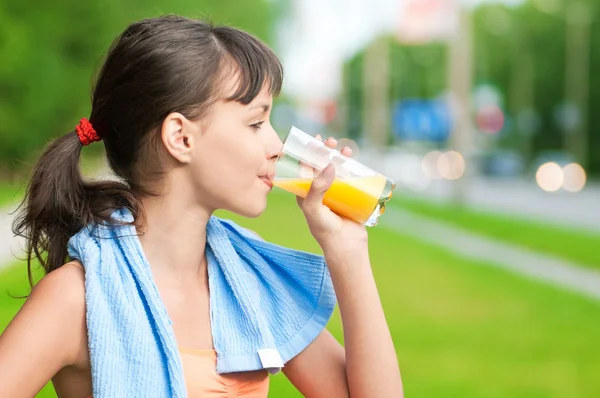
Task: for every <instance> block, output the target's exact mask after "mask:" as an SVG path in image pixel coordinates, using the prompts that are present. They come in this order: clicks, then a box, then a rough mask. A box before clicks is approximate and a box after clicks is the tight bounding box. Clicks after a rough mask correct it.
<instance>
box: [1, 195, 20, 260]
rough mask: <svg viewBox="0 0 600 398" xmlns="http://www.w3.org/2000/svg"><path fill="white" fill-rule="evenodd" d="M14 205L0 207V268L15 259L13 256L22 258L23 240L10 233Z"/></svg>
mask: <svg viewBox="0 0 600 398" xmlns="http://www.w3.org/2000/svg"><path fill="white" fill-rule="evenodd" d="M13 210H14V207H10V208H3V209H0V269H2V267H3V266H7V265H10V264H12V263H14V262H15V261H16V258H15V256H17V257H18V258H23V257H24V256H23V247H24V240H22V239H17V238H15V237H14V236H13V233H12V220H13V216H12V215H11V214H10V213H12V211H13Z"/></svg>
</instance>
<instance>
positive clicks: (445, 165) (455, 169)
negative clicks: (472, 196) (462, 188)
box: [437, 151, 466, 180]
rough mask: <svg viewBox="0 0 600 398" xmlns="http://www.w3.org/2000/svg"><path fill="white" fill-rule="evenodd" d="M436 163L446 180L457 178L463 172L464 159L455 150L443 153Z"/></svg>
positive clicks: (464, 166)
mask: <svg viewBox="0 0 600 398" xmlns="http://www.w3.org/2000/svg"><path fill="white" fill-rule="evenodd" d="M437 165H438V171H439V173H440V175H441V176H442V177H444V178H446V179H448V180H458V179H459V178H460V177H462V176H463V175H464V174H465V168H466V165H465V159H464V158H463V156H462V155H461V154H460V153H458V152H456V151H448V152H446V153H443V154H442V155H441V156H440V157H439V159H438V162H437Z"/></svg>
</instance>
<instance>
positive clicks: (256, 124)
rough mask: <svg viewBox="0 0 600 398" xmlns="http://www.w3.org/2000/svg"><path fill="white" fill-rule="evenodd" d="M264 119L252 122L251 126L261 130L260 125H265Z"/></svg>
mask: <svg viewBox="0 0 600 398" xmlns="http://www.w3.org/2000/svg"><path fill="white" fill-rule="evenodd" d="M263 123H264V121H261V122H257V123H254V124H251V125H250V127H252V128H253V129H254V130H260V127H261V126H262V125H263Z"/></svg>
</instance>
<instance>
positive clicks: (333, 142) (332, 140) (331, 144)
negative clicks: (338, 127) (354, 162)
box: [325, 137, 338, 148]
mask: <svg viewBox="0 0 600 398" xmlns="http://www.w3.org/2000/svg"><path fill="white" fill-rule="evenodd" d="M337 144H338V142H337V140H336V139H335V138H333V137H329V138H327V140H326V141H325V145H326V146H328V147H329V148H335V147H336V146H337Z"/></svg>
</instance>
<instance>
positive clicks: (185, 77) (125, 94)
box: [13, 16, 283, 284]
mask: <svg viewBox="0 0 600 398" xmlns="http://www.w3.org/2000/svg"><path fill="white" fill-rule="evenodd" d="M228 77H236V78H237V83H238V86H237V90H236V92H235V93H234V94H233V95H232V96H230V97H229V98H219V96H220V95H221V93H220V92H219V91H221V89H222V84H221V83H222V82H223V80H224V79H226V78H228ZM282 79H283V70H282V67H281V64H280V62H279V60H278V59H277V57H276V56H275V54H273V52H272V51H271V50H270V49H269V48H268V47H267V46H266V45H265V44H263V43H262V42H261V41H260V40H258V39H257V38H255V37H253V36H251V35H250V34H248V33H246V32H243V31H241V30H238V29H235V28H231V27H226V26H214V25H212V24H209V23H206V22H204V21H200V20H192V19H188V18H184V17H180V16H163V17H159V18H152V19H146V20H142V21H140V22H136V23H134V24H132V25H130V26H129V27H127V29H125V31H124V32H123V33H122V34H121V35H120V36H119V37H118V38H117V39H116V40H115V41H114V43H113V45H112V46H111V48H110V50H109V52H108V55H107V57H106V61H105V63H104V65H103V67H102V69H101V70H100V73H99V75H98V77H97V81H96V85H95V88H94V90H93V96H92V111H91V116H90V118H89V119H90V122H91V123H92V125H93V126H94V128H95V130H96V131H97V132H98V134H99V135H100V136H101V137H102V140H103V142H104V146H105V150H106V157H107V160H108V164H109V165H110V168H111V169H112V171H113V172H114V173H115V174H116V176H117V177H119V179H120V181H84V179H83V177H82V175H81V171H80V168H79V157H80V153H81V148H82V144H81V142H80V141H79V138H78V136H77V134H76V132H75V131H71V132H69V133H67V134H66V135H64V136H62V137H60V138H58V139H56V140H55V141H53V142H51V143H50V144H49V146H48V147H47V148H46V150H45V151H44V153H43V155H42V156H41V157H40V159H39V161H38V162H37V164H36V165H35V167H34V169H33V173H32V177H31V180H30V182H29V185H28V188H27V191H26V195H25V198H24V200H23V202H22V203H21V206H20V207H19V210H18V215H17V218H16V219H15V222H14V224H13V231H14V233H15V234H16V235H19V236H23V237H25V238H26V241H27V247H26V253H27V266H28V272H29V279H30V283H32V284H33V281H32V276H31V275H32V262H34V260H37V261H39V262H40V264H41V265H42V267H43V268H44V270H45V272H46V273H48V272H51V271H53V270H55V269H57V268H58V267H60V266H61V265H63V264H64V263H65V262H66V261H67V260H68V254H67V243H68V240H69V238H70V237H71V236H73V235H74V234H75V233H77V232H78V231H79V230H80V229H81V228H83V227H84V226H86V225H88V224H90V223H110V222H111V218H110V215H111V213H112V212H113V211H114V210H117V209H119V208H123V207H126V208H128V209H129V210H130V211H131V212H132V214H133V215H134V218H135V219H137V218H138V217H139V215H140V205H139V203H140V202H139V200H140V198H142V197H144V196H147V195H156V194H157V193H156V192H154V191H153V189H152V186H153V182H155V181H156V180H157V179H159V178H160V177H161V176H162V163H163V162H162V161H161V159H163V156H165V150H164V148H163V146H162V143H161V140H160V134H159V132H160V126H161V125H162V122H163V120H164V119H165V117H166V116H167V115H169V114H170V113H172V112H180V113H181V114H183V115H184V116H185V117H187V118H188V119H195V118H198V117H200V116H202V115H203V114H204V113H205V112H206V111H207V109H208V108H209V107H210V105H211V104H213V103H214V102H216V101H217V100H219V99H226V100H230V101H239V102H241V103H244V104H248V103H250V102H251V101H252V100H253V99H254V98H255V97H256V96H257V95H258V93H259V92H260V91H261V89H262V88H263V87H265V85H267V86H268V88H269V90H270V92H271V93H272V94H273V95H277V94H278V93H279V91H280V90H281V84H282Z"/></svg>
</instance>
